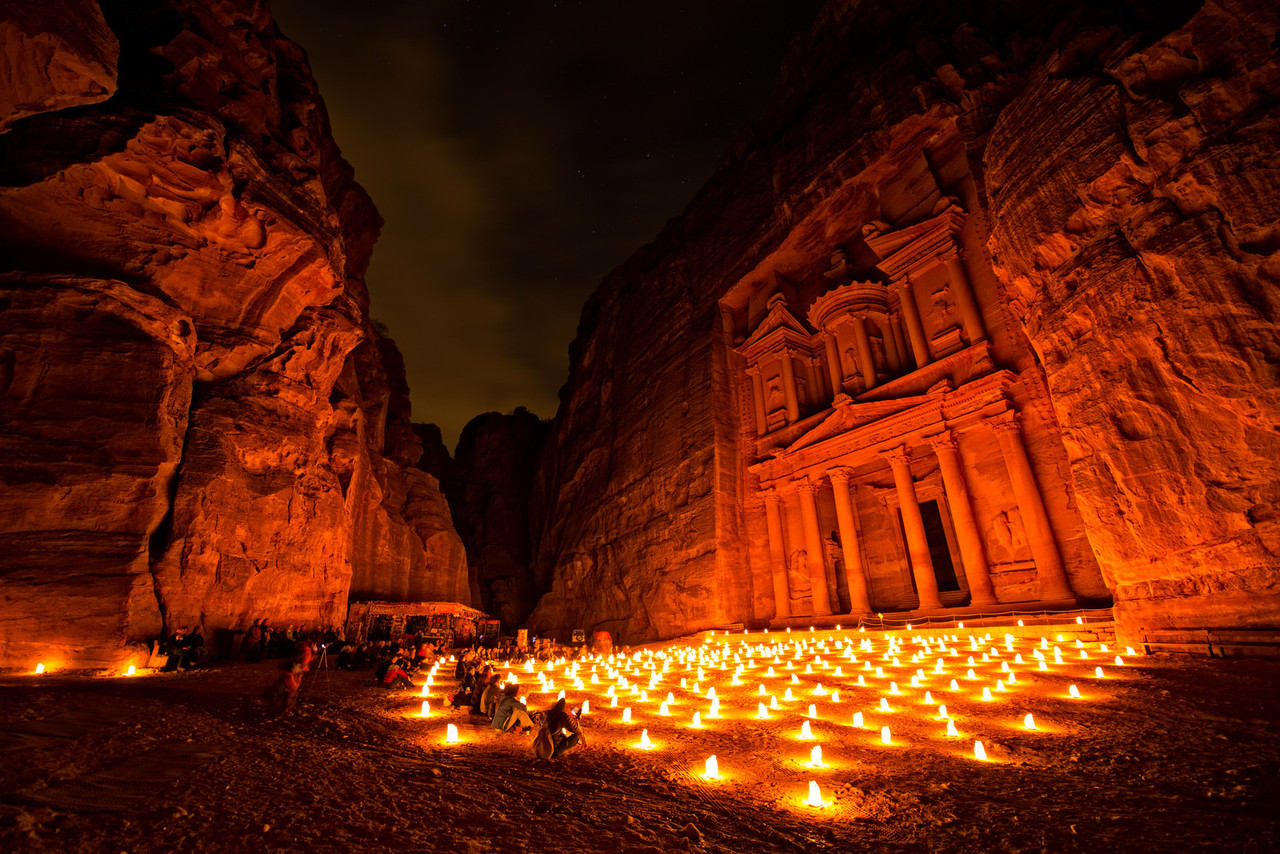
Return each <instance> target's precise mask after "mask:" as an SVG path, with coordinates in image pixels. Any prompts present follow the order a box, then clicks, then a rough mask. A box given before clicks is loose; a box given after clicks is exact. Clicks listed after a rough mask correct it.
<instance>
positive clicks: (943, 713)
mask: <svg viewBox="0 0 1280 854" xmlns="http://www.w3.org/2000/svg"><path fill="white" fill-rule="evenodd" d="M938 717H939V718H940V719H942V720H944V721H945V720H946V719H947V718H949V717H950V715H948V714H947V707H946V706H945V705H942V706H938Z"/></svg>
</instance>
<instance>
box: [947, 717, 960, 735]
mask: <svg viewBox="0 0 1280 854" xmlns="http://www.w3.org/2000/svg"><path fill="white" fill-rule="evenodd" d="M947 735H948V736H949V737H951V738H959V737H960V733H959V731H958V730H957V729H956V722H955V721H952V720H948V721H947Z"/></svg>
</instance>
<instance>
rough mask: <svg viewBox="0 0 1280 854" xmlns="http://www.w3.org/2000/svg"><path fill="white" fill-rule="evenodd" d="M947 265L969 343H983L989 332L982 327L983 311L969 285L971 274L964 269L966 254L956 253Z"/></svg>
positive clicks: (947, 261) (947, 260)
mask: <svg viewBox="0 0 1280 854" xmlns="http://www.w3.org/2000/svg"><path fill="white" fill-rule="evenodd" d="M946 265H947V279H948V280H949V281H950V283H951V293H952V295H953V296H954V297H955V298H956V308H958V309H960V320H961V322H963V323H964V332H965V334H966V335H968V336H969V343H970V344H972V343H974V342H975V341H981V340H982V339H983V338H986V337H987V331H986V328H985V327H984V326H983V325H982V311H981V310H979V308H978V301H977V300H976V299H974V296H973V287H972V286H971V285H970V284H969V273H968V271H966V270H965V268H964V254H963V253H962V252H956V253H955V254H953V255H952V256H951V257H950V258H947V259H946Z"/></svg>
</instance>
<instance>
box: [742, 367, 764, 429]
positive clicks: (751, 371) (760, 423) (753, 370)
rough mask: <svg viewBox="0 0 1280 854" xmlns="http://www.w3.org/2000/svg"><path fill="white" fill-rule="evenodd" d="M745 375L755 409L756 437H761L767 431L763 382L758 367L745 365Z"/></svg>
mask: <svg viewBox="0 0 1280 854" xmlns="http://www.w3.org/2000/svg"><path fill="white" fill-rule="evenodd" d="M747 374H748V375H749V376H750V377H751V391H752V397H753V398H754V400H755V407H756V435H757V436H763V435H764V434H765V433H767V432H768V430H769V416H768V415H767V414H766V413H765V410H764V382H763V381H762V380H761V379H760V366H759V365H747Z"/></svg>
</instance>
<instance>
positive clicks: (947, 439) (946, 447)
mask: <svg viewBox="0 0 1280 854" xmlns="http://www.w3.org/2000/svg"><path fill="white" fill-rule="evenodd" d="M925 441H927V442H928V443H929V444H930V445H932V446H933V449H934V450H935V451H938V450H943V451H952V452H954V451H957V450H959V447H960V446H959V445H958V444H957V443H956V437H955V436H954V435H952V433H951V431H950V430H943V431H942V432H941V433H937V434H935V435H933V436H929V437H927V438H926V439H925Z"/></svg>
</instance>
